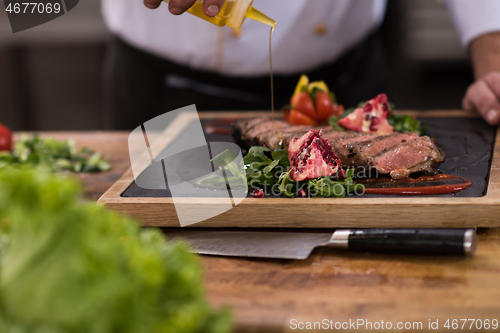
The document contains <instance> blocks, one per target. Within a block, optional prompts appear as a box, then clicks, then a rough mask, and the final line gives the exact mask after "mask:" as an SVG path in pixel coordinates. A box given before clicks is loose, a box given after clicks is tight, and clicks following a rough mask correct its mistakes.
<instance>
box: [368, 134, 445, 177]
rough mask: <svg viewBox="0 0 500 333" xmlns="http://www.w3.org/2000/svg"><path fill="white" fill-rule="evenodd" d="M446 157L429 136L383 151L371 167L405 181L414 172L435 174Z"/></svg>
mask: <svg viewBox="0 0 500 333" xmlns="http://www.w3.org/2000/svg"><path fill="white" fill-rule="evenodd" d="M444 158H445V155H444V153H443V151H442V150H441V149H439V148H438V147H437V146H436V145H435V143H434V140H433V139H431V138H429V137H428V136H423V137H419V138H416V139H414V140H412V141H410V142H405V143H400V144H398V145H396V146H394V147H392V148H390V149H386V150H383V151H382V152H381V153H380V154H378V155H377V156H375V157H374V158H372V160H371V162H370V166H372V167H374V168H376V169H377V170H378V171H379V172H380V173H381V174H390V175H391V177H392V178H393V179H403V178H406V177H408V176H409V175H410V174H412V173H414V172H426V173H431V174H434V173H436V169H437V167H438V166H439V165H440V164H441V163H442V162H443V161H444Z"/></svg>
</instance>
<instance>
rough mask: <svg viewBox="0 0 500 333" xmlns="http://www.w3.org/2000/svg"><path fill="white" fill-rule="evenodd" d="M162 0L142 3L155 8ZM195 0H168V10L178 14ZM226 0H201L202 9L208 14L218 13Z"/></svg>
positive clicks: (147, 0) (150, 0) (149, 0)
mask: <svg viewBox="0 0 500 333" xmlns="http://www.w3.org/2000/svg"><path fill="white" fill-rule="evenodd" d="M162 2H163V0H144V5H145V6H146V7H148V8H149V9H156V8H158V7H160V5H161V3H162ZM195 2H196V0H170V4H169V5H168V10H169V11H170V12H171V13H172V14H174V15H180V14H182V13H184V12H185V11H186V10H188V9H189V8H190V7H191V6H192V5H193V4H194V3H195ZM225 2H226V0H205V1H203V10H204V12H205V14H206V15H208V16H211V17H212V16H215V15H217V14H219V12H220V9H221V8H222V6H223V5H224V3H225Z"/></svg>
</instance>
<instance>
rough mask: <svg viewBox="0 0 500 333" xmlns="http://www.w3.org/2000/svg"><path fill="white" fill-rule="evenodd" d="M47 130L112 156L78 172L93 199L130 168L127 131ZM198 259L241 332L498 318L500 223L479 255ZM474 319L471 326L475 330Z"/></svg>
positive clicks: (481, 241)
mask: <svg viewBox="0 0 500 333" xmlns="http://www.w3.org/2000/svg"><path fill="white" fill-rule="evenodd" d="M45 134H48V135H52V136H55V137H57V138H60V139H63V138H73V139H75V140H76V141H77V142H78V144H79V146H89V147H91V148H94V149H96V150H98V151H101V152H103V154H104V157H105V158H107V159H109V160H110V161H111V164H112V167H113V169H112V170H111V171H109V172H105V173H101V174H83V175H81V176H80V177H81V179H82V181H83V183H84V185H85V187H84V189H85V196H86V198H88V199H90V200H97V199H98V198H99V197H100V196H101V195H102V194H103V193H104V192H105V190H107V189H108V188H109V187H110V186H111V185H112V184H113V183H114V182H115V181H116V180H117V179H118V178H119V177H120V176H121V175H122V174H123V173H124V172H125V171H126V170H127V168H128V167H129V166H130V163H129V161H128V152H127V133H116V132H115V133H111V132H88V133H82V132H78V133H45ZM45 134H44V135H45ZM401 218H404V216H402V217H401ZM499 218H500V217H499ZM200 259H201V262H202V264H203V267H204V269H205V282H206V290H207V294H208V298H209V300H210V302H211V303H212V304H213V305H214V306H223V305H229V306H230V307H232V309H233V312H234V315H235V320H236V330H237V331H238V332H283V331H286V332H287V331H293V332H294V331H298V330H297V329H295V330H292V329H291V324H290V320H292V319H296V320H297V324H298V322H304V323H305V322H307V321H322V320H323V319H327V320H332V321H333V325H335V323H336V322H339V323H344V322H349V320H351V321H356V320H358V319H360V320H365V321H370V322H371V323H372V326H373V325H375V326H376V325H377V323H378V324H379V325H380V324H381V321H382V320H383V321H384V325H387V322H391V324H392V325H393V328H395V327H396V325H397V324H398V322H402V323H403V325H404V324H405V323H406V322H409V323H410V325H412V326H413V322H421V323H422V328H423V330H424V331H427V329H428V325H429V320H431V321H432V322H435V321H436V320H439V322H438V324H439V330H440V331H456V330H453V329H450V330H448V329H446V328H445V327H444V324H445V323H446V320H448V319H450V325H451V324H452V322H451V320H453V319H458V326H459V328H460V327H461V326H462V324H463V322H460V319H489V320H490V321H491V320H492V319H497V320H499V321H500V229H482V230H478V248H477V254H476V256H475V257H474V258H468V259H464V258H446V257H410V256H398V255H392V256H388V255H368V254H356V253H347V252H341V251H336V250H332V249H318V250H316V251H315V252H314V253H313V255H312V256H311V257H310V258H309V259H308V260H306V261H289V260H261V259H236V258H221V257H209V256H201V257H200ZM470 324H471V321H469V322H468V323H467V324H466V328H467V329H464V330H465V331H472V330H470V329H469V326H470ZM345 325H346V324H344V327H345ZM407 325H408V324H407ZM292 327H293V325H292ZM365 327H366V326H362V327H360V329H361V328H365ZM384 327H385V326H384ZM322 331H323V330H322ZM420 331H422V330H420ZM487 331H491V332H498V331H500V327H499V328H498V329H497V330H493V329H491V328H490V329H489V330H487Z"/></svg>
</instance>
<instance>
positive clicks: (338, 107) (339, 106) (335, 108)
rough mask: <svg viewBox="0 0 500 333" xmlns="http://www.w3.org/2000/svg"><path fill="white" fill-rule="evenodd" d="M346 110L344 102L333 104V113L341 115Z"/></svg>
mask: <svg viewBox="0 0 500 333" xmlns="http://www.w3.org/2000/svg"><path fill="white" fill-rule="evenodd" d="M344 112H345V109H344V106H343V105H342V104H333V115H334V116H337V117H338V116H341V115H343V114H344Z"/></svg>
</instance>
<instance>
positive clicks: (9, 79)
mask: <svg viewBox="0 0 500 333" xmlns="http://www.w3.org/2000/svg"><path fill="white" fill-rule="evenodd" d="M381 34H382V37H383V40H384V43H385V45H386V50H387V63H388V64H389V67H390V73H389V74H390V82H391V84H392V87H391V89H390V96H389V98H390V100H391V101H393V102H394V103H395V104H396V106H397V108H398V109H420V110H427V109H442V108H455V109H456V108H461V100H462V97H463V94H464V93H465V90H466V88H467V86H468V85H469V84H470V83H471V82H472V80H473V75H472V70H471V67H470V63H469V61H468V58H467V53H466V52H465V50H463V49H462V47H461V45H460V42H459V39H458V35H457V34H456V32H455V30H454V29H453V26H452V23H451V21H450V18H449V16H448V13H447V11H446V9H445V7H443V6H441V5H439V4H438V2H436V1H435V0H404V1H401V0H389V7H388V12H387V17H386V20H385V22H384V25H383V27H382V29H381ZM108 39H109V34H108V32H107V30H106V27H105V25H104V23H103V21H102V18H101V14H100V0H85V1H80V3H79V4H78V6H76V8H75V9H73V10H72V11H71V12H70V13H68V14H67V15H63V16H62V17H60V18H58V19H57V20H54V21H52V22H49V23H46V24H44V25H42V26H40V27H37V28H34V29H30V30H27V31H23V32H19V33H16V34H13V33H12V31H11V29H10V25H9V23H8V19H7V15H6V13H5V12H4V11H3V10H0V122H1V123H4V124H6V125H7V126H9V127H10V128H12V129H13V130H96V129H105V128H104V121H103V120H104V112H105V108H104V106H103V98H102V91H103V88H102V77H103V68H104V62H105V55H106V43H107V41H108ZM290 93H292V92H290ZM277 107H281V106H277Z"/></svg>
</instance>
